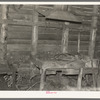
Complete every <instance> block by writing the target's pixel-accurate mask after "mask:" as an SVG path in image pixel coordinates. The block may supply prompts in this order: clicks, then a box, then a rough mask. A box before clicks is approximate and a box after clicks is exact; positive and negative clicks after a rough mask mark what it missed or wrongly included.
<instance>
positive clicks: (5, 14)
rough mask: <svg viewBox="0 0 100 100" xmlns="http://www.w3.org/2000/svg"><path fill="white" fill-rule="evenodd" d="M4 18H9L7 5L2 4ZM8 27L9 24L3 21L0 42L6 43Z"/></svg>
mask: <svg viewBox="0 0 100 100" xmlns="http://www.w3.org/2000/svg"><path fill="white" fill-rule="evenodd" d="M1 7H2V20H3V21H4V20H6V19H7V5H2V6H1ZM6 28H7V24H6V23H2V26H1V36H0V42H1V43H5V37H6Z"/></svg>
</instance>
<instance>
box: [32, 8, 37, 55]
mask: <svg viewBox="0 0 100 100" xmlns="http://www.w3.org/2000/svg"><path fill="white" fill-rule="evenodd" d="M36 8H37V6H33V25H32V44H31V46H32V47H31V49H32V51H31V54H32V55H33V56H34V55H35V54H36V53H37V41H38V13H37V12H36Z"/></svg>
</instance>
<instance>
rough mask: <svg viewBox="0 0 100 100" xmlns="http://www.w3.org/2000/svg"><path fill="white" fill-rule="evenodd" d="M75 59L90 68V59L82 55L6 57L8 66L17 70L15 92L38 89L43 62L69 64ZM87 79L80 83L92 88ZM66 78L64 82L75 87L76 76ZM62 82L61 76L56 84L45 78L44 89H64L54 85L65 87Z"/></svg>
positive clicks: (57, 54)
mask: <svg viewBox="0 0 100 100" xmlns="http://www.w3.org/2000/svg"><path fill="white" fill-rule="evenodd" d="M75 59H81V60H82V62H84V63H86V67H92V66H91V59H90V58H89V57H88V56H85V55H82V54H77V55H71V54H61V53H56V54H54V53H51V52H45V53H39V54H37V55H35V56H34V57H32V56H30V55H23V56H22V55H11V54H9V55H8V60H9V62H10V64H13V65H15V67H16V68H18V70H17V71H18V72H17V73H18V74H17V81H16V88H17V90H38V89H39V83H40V68H41V66H42V64H43V61H45V60H52V61H54V60H57V61H61V60H62V61H66V62H69V63H71V62H73V61H74V60H75ZM87 62H88V63H87ZM93 66H94V67H97V60H94V63H93ZM55 77H56V76H55ZM89 77H90V78H89V80H88V81H87V77H85V76H84V78H83V82H82V84H83V87H84V86H92V79H91V75H90V76H89ZM53 78H54V77H53ZM53 78H52V79H53ZM67 78H68V79H66V81H68V80H69V81H68V82H69V83H68V84H69V85H71V86H75V84H76V82H77V76H76V77H72V76H68V77H67ZM54 79H55V78H54ZM56 79H57V78H56ZM60 79H62V80H60ZM63 80H64V77H63V76H62V78H60V77H59V81H56V82H54V81H51V80H50V78H47V85H46V86H45V87H47V88H49V87H50V88H51V87H52V88H55V90H56V89H57V90H59V89H65V87H60V86H59V85H58V86H59V89H58V87H57V85H54V84H57V83H58V84H60V83H61V82H62V84H63V86H65V84H64V83H66V82H65V81H63ZM50 81H51V82H50ZM73 83H74V84H73ZM50 88H49V89H50ZM67 88H68V87H67Z"/></svg>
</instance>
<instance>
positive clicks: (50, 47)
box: [37, 44, 61, 52]
mask: <svg viewBox="0 0 100 100" xmlns="http://www.w3.org/2000/svg"><path fill="white" fill-rule="evenodd" d="M37 49H38V52H41V51H52V52H57V51H61V46H60V45H48V44H45V45H44V44H43V45H41V44H40V45H38V48H37Z"/></svg>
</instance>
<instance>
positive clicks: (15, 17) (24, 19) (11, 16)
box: [8, 13, 32, 21]
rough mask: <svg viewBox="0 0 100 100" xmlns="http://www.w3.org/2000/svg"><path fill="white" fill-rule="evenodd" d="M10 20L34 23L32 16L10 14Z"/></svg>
mask: <svg viewBox="0 0 100 100" xmlns="http://www.w3.org/2000/svg"><path fill="white" fill-rule="evenodd" d="M8 19H9V20H13V19H16V20H23V21H32V15H26V14H18V13H9V14H8Z"/></svg>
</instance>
